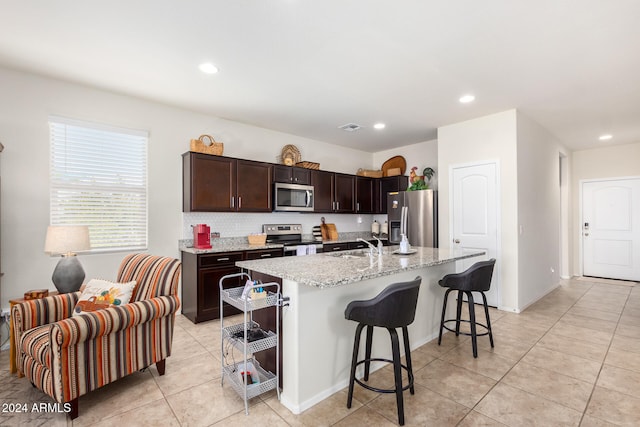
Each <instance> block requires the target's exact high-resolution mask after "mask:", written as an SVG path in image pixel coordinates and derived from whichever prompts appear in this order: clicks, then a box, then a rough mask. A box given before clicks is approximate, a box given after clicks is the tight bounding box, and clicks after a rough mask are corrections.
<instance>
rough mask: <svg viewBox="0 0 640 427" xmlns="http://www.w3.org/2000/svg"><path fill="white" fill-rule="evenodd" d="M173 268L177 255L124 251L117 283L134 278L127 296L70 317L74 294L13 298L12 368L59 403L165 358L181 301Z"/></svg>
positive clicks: (176, 268)
mask: <svg viewBox="0 0 640 427" xmlns="http://www.w3.org/2000/svg"><path fill="white" fill-rule="evenodd" d="M180 270H181V264H180V261H178V260H176V259H172V258H166V257H158V256H152V255H146V254H134V255H128V256H126V257H125V259H124V260H123V262H122V264H121V265H120V269H119V273H118V281H129V280H136V281H137V285H136V290H134V296H135V297H137V300H135V301H134V302H131V303H129V304H125V305H123V306H121V307H111V308H108V309H105V310H99V311H95V312H90V313H86V314H83V315H81V316H73V317H72V316H71V313H72V311H73V307H74V305H75V302H77V300H78V296H79V293H73V294H63V295H56V296H53V297H47V298H43V299H42V300H35V301H27V302H25V303H22V304H16V305H15V306H14V307H13V309H12V314H11V315H12V321H13V327H14V337H15V339H16V343H17V344H18V345H17V349H18V351H17V353H18V354H17V366H18V369H20V371H21V372H23V373H24V374H25V376H26V377H27V378H28V379H29V380H30V381H31V382H32V383H33V384H34V385H35V386H36V387H38V388H39V389H41V390H42V391H44V392H45V393H46V394H48V395H49V396H51V397H53V398H54V399H55V400H56V401H57V402H60V403H64V402H70V401H72V400H74V399H76V398H78V397H79V396H82V395H84V394H86V393H88V392H90V391H91V390H95V389H97V388H99V387H102V386H103V385H106V384H109V383H111V382H113V381H115V380H117V379H119V378H122V377H124V376H126V375H129V374H131V373H133V372H136V371H138V370H140V369H143V368H146V367H148V366H150V365H152V364H154V363H158V362H162V361H164V360H165V359H166V358H167V357H168V356H169V355H171V342H172V338H173V326H174V321H175V313H176V311H177V310H178V308H179V307H180V301H179V299H178V296H177V290H178V281H179V278H180Z"/></svg>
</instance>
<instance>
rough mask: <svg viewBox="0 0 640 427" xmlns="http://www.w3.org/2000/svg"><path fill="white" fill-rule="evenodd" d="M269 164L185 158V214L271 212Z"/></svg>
mask: <svg viewBox="0 0 640 427" xmlns="http://www.w3.org/2000/svg"><path fill="white" fill-rule="evenodd" d="M272 167H273V166H272V165H271V164H269V163H261V162H253V161H250V160H240V159H233V158H230V157H221V156H212V155H209V154H201V153H193V152H187V153H184V154H183V155H182V187H183V188H182V194H183V200H182V210H183V212H271V191H272V190H271V173H272V172H271V171H272Z"/></svg>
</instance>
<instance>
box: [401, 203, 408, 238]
mask: <svg viewBox="0 0 640 427" xmlns="http://www.w3.org/2000/svg"><path fill="white" fill-rule="evenodd" d="M408 214H409V208H408V207H406V206H403V207H402V214H401V218H400V234H404V235H405V236H406V235H407V219H408V216H409V215H408ZM407 237H408V236H407Z"/></svg>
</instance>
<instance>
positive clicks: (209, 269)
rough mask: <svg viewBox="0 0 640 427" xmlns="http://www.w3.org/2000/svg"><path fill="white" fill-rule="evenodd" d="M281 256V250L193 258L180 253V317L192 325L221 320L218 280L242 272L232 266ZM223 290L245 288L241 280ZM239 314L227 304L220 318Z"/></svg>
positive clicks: (194, 255)
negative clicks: (237, 262)
mask: <svg viewBox="0 0 640 427" xmlns="http://www.w3.org/2000/svg"><path fill="white" fill-rule="evenodd" d="M278 256H282V249H281V248H277V249H261V250H255V251H236V252H219V253H210V254H192V253H190V252H182V314H183V315H184V316H185V317H186V318H188V319H189V320H191V321H192V322H193V323H199V322H204V321H207V320H212V319H218V318H219V317H220V285H219V283H220V279H221V278H222V277H223V276H226V275H227V274H234V273H239V272H241V271H242V270H241V269H240V268H239V267H236V266H235V263H236V261H242V260H243V259H264V258H269V257H278ZM223 286H224V289H227V288H237V287H240V286H244V283H242V279H241V278H237V279H230V280H226V281H225V282H224V283H223ZM238 313H240V311H239V310H237V309H236V308H234V307H233V306H231V305H229V304H225V305H224V307H223V315H224V316H231V315H233V314H238Z"/></svg>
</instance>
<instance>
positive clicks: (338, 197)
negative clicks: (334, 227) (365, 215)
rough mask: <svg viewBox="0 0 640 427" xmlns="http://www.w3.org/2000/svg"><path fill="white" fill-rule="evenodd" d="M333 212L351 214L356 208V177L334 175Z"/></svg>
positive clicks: (340, 174) (341, 174)
mask: <svg viewBox="0 0 640 427" xmlns="http://www.w3.org/2000/svg"><path fill="white" fill-rule="evenodd" d="M334 184H335V187H334V200H335V202H336V206H335V209H334V211H335V212H338V213H353V212H354V211H355V207H356V188H355V187H356V177H355V176H354V175H347V174H343V173H336V174H334Z"/></svg>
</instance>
